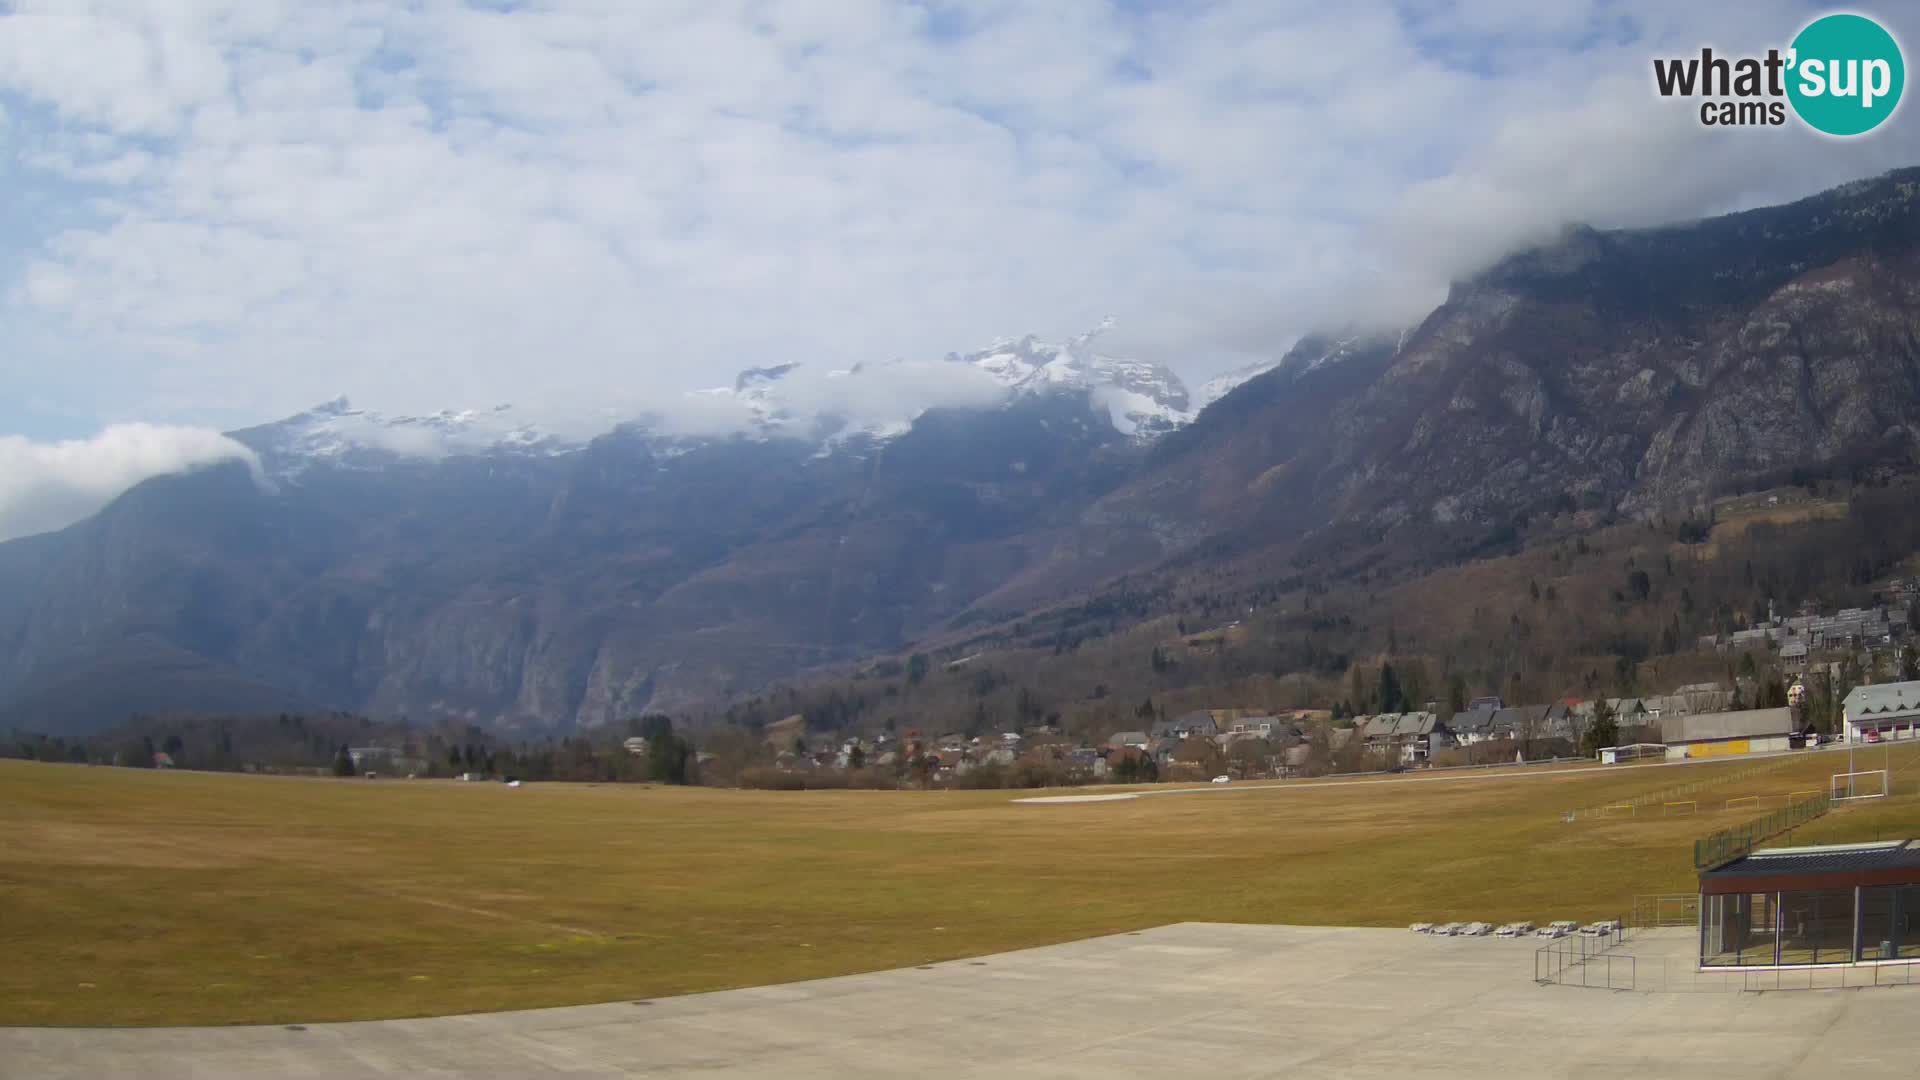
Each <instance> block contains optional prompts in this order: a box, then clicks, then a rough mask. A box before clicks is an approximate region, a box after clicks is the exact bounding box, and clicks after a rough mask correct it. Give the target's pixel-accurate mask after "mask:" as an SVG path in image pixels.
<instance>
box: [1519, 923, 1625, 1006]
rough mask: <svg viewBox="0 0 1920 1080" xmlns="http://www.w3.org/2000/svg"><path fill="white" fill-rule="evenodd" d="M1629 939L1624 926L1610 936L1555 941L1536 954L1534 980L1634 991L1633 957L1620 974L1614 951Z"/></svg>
mask: <svg viewBox="0 0 1920 1080" xmlns="http://www.w3.org/2000/svg"><path fill="white" fill-rule="evenodd" d="M1626 940H1627V931H1626V928H1625V927H1624V926H1621V927H1619V928H1616V929H1614V930H1612V931H1610V932H1608V933H1606V934H1599V935H1589V934H1572V935H1569V936H1567V937H1563V938H1555V939H1554V940H1552V941H1549V942H1547V943H1546V944H1545V945H1542V946H1540V947H1539V948H1538V949H1535V950H1534V951H1533V981H1534V982H1537V983H1540V984H1541V985H1543V986H1544V985H1547V984H1549V983H1554V984H1558V985H1561V986H1596V987H1602V988H1605V989H1610V990H1631V989H1633V985H1634V975H1633V964H1632V959H1633V958H1632V957H1626V959H1625V962H1624V963H1621V964H1620V965H1619V966H1618V970H1617V971H1616V967H1615V962H1614V959H1613V958H1612V957H1613V954H1612V953H1610V952H1609V950H1611V949H1614V948H1616V947H1618V946H1620V945H1621V944H1623V943H1625V942H1626Z"/></svg>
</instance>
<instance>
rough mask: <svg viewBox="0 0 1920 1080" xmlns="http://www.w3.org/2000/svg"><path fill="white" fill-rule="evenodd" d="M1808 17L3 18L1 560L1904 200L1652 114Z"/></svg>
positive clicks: (1895, 129) (1518, 2)
mask: <svg viewBox="0 0 1920 1080" xmlns="http://www.w3.org/2000/svg"><path fill="white" fill-rule="evenodd" d="M1882 6H1883V7H1884V8H1885V9H1886V10H1884V11H1880V12H1877V14H1880V15H1882V16H1883V19H1882V21H1883V22H1885V23H1886V24H1887V25H1889V26H1890V27H1891V28H1892V29H1893V31H1894V32H1895V33H1896V34H1901V33H1902V32H1903V31H1905V32H1906V33H1909V34H1913V35H1915V40H1920V15H1906V21H1908V22H1911V23H1913V24H1915V25H1914V26H1903V25H1902V18H1901V17H1902V15H1904V14H1905V13H1904V11H1903V10H1902V9H1901V8H1900V7H1899V6H1897V5H1894V4H1892V3H1886V4H1883V5H1882ZM1825 10H1827V9H1826V8H1825V7H1823V6H1821V5H1810V4H1805V3H1799V2H1795V0H1738V2H1705V0H1702V2H1690V3H1686V4H1674V3H1671V0H1564V2H1560V3H1554V2H1552V0H1394V2H1387V0H1349V2H1346V3H1341V4H1333V5H1329V4H1325V3H1322V2H1319V0H1313V2H1303V3H1293V2H1285V0H1249V2H1237V0H1221V2H1217V3H1203V4H1182V3H1158V2H1088V0H1050V2H1048V3H1044V4H1039V3H1026V4H1013V3H998V2H983V3H978V4H944V3H910V4H902V3H879V2H868V0H832V2H819V0H814V2H792V3H788V2H779V0H772V2H740V3H735V2H729V0H694V2H687V3H674V2H670V0H647V2H643V3H634V2H631V0H540V2H526V3H506V2H472V3H450V2H439V0H415V2H410V3H404V4H403V3H398V2H394V3H374V2H362V0H333V2H329V3H324V4H314V3H304V2H299V0H235V2H226V0H150V2H145V3H137V2H133V0H124V2H98V0H0V196H4V197H0V342H3V343H4V347H0V476H4V474H6V473H8V472H13V473H14V474H15V475H14V477H13V478H12V479H11V480H10V481H9V480H6V479H0V537H5V536H8V535H16V534H17V533H18V532H19V531H20V528H21V526H20V525H19V524H18V522H19V521H20V520H25V519H24V518H23V517H22V516H21V515H23V514H25V513H27V512H28V511H23V510H20V509H19V506H20V505H21V500H23V499H26V500H28V501H32V502H34V504H35V505H34V507H29V508H28V509H29V510H31V511H32V513H33V517H32V520H33V522H34V523H35V525H34V527H36V528H38V527H44V523H45V522H47V521H52V520H56V519H59V518H61V517H62V516H71V515H72V514H73V513H77V512H81V511H79V510H76V509H74V508H75V507H84V506H86V505H88V504H89V503H90V502H92V503H97V502H98V500H100V499H102V498H108V497H111V493H112V492H113V491H114V490H116V489H117V488H118V487H119V486H123V485H124V483H126V482H131V481H130V480H128V479H127V478H128V477H131V478H133V479H135V480H137V479H138V478H139V476H141V475H143V474H145V473H147V472H150V471H166V470H167V469H169V468H175V467H180V466H183V465H190V464H194V463H197V462H202V461H205V460H208V457H209V455H210V454H211V455H213V456H216V457H217V456H219V455H221V454H225V455H228V456H234V455H236V454H237V448H234V447H232V446H231V444H222V443H220V442H218V441H217V440H216V441H213V442H209V441H208V440H207V438H206V435H207V433H209V432H217V431H219V430H225V429H231V428H235V427H240V426H245V425H248V424H254V423H259V422H262V421H266V420H271V419H274V418H277V417H280V416H285V415H288V414H290V413H293V412H296V411H299V410H301V409H304V408H306V407H309V406H311V405H313V404H316V403H318V402H321V401H324V400H327V399H330V398H333V397H335V396H337V395H341V394H346V395H349V396H351V397H352V398H353V400H354V401H355V403H356V404H359V405H362V406H371V407H374V408H378V409H381V410H383V411H387V412H394V413H404V412H426V411H432V410H436V409H441V408H469V407H470V408H486V407H488V406H491V405H494V404H498V403H502V402H512V403H513V404H514V405H515V407H516V409H517V410H518V411H519V413H520V414H522V415H527V416H530V417H534V418H537V419H539V420H541V421H542V422H544V423H546V424H547V426H549V427H552V428H554V429H556V430H567V429H572V430H574V431H576V432H578V433H590V432H591V430H593V429H595V428H604V427H605V426H607V425H608V424H610V423H611V422H612V421H611V419H610V418H618V417H621V416H626V415H632V414H634V413H637V412H639V411H641V410H643V409H649V408H653V409H659V408H663V407H664V408H667V409H671V408H673V407H674V406H673V403H674V402H676V401H681V400H684V398H683V395H684V394H685V392H686V391H688V390H691V389H695V388H699V387H704V386H713V385H720V384H725V383H728V382H730V381H731V380H732V377H733V374H734V373H735V372H737V371H739V370H741V369H743V368H746V367H750V366H765V365H769V364H778V363H786V362H790V361H800V362H803V363H805V364H807V365H809V366H812V367H821V366H837V367H844V366H847V365H850V364H853V363H856V362H862V361H877V360H886V359H892V358H909V359H925V360H931V359H934V358H937V357H939V356H942V355H944V354H946V353H948V352H950V351H965V350H969V349H973V348H977V347H980V346H982V345H984V344H986V343H988V342H989V341H992V340H994V339H997V338H1001V337H1008V336H1018V335H1021V334H1025V333H1030V332H1031V333H1037V334H1040V335H1041V336H1043V337H1048V338H1053V339H1059V338H1064V337H1067V336H1069V335H1072V334H1074V333H1077V332H1080V331H1083V330H1085V329H1086V328H1088V327H1090V326H1093V325H1095V324H1096V323H1097V322H1098V321H1099V320H1100V319H1101V318H1103V317H1105V316H1112V317H1113V318H1114V319H1115V326H1114V329H1113V330H1112V331H1111V332H1110V333H1109V336H1108V337H1107V338H1105V339H1103V340H1104V341H1105V342H1106V343H1107V348H1108V350H1109V351H1120V352H1125V353H1129V354H1132V355H1137V356H1141V357H1144V358H1148V359H1154V360H1159V361H1162V362H1164V363H1167V364H1168V365H1170V366H1171V367H1173V368H1174V369H1175V370H1176V371H1178V372H1179V373H1180V374H1181V375H1182V376H1184V377H1185V378H1187V380H1188V381H1189V382H1190V383H1196V384H1197V383H1198V382H1199V381H1200V380H1201V379H1203V378H1205V377H1206V376H1208V375H1211V374H1213V373H1215V372H1218V371H1222V370H1226V369H1229V368H1234V367H1238V366H1241V365H1244V364H1246V363H1248V362H1250V361H1256V360H1259V359H1262V358H1266V357H1271V356H1273V355H1275V354H1277V353H1279V352H1281V351H1283V350H1284V349H1285V347H1286V346H1287V345H1288V344H1289V343H1290V342H1292V341H1293V340H1294V339H1295V338H1296V337H1298V336H1299V335H1300V334H1302V333H1306V332H1309V331H1313V330H1326V329H1336V328H1340V327H1344V326H1347V325H1362V324H1372V325H1380V326H1404V325H1409V324H1411V323H1413V322H1416V321H1417V320H1418V319H1419V318H1420V317H1421V316H1422V315H1424V314H1425V313H1426V312H1427V311H1429V310H1431V308H1432V307H1433V306H1434V305H1435V304H1437V303H1438V302H1439V301H1440V300H1442V299H1443V298H1444V296H1445V294H1446V289H1447V286H1448V284H1449V282H1451V281H1453V280H1456V279H1457V278H1459V277H1461V276H1463V275H1466V274H1471V273H1473V272H1474V271H1476V270H1478V269H1480V268H1482V267H1484V266H1485V265H1487V264H1488V263H1489V262H1490V261H1491V260H1493V259H1495V258H1497V257H1499V256H1500V255H1501V254H1504V253H1506V252H1508V251H1511V250H1514V249H1515V248H1518V247H1521V246H1524V245H1526V244H1529V243H1534V242H1539V241H1541V240H1545V239H1548V238H1550V237H1552V236H1553V235H1554V233H1555V232H1556V231H1557V230H1559V229H1560V228H1562V227H1564V226H1566V225H1567V224H1569V223H1574V222H1584V223H1590V224H1594V225H1599V226H1608V227H1611V226H1639V225H1649V224H1657V223H1664V222H1670V221H1676V220H1684V219H1688V218H1693V217H1698V216H1703V215H1708V214H1714V213H1721V212H1725V211H1729V210H1734V209H1741V208H1745V207H1750V206H1754V205H1760V204H1765V203H1772V202H1779V201H1785V200H1787V199H1790V198H1794V197H1797V196H1801V195H1806V194H1810V193H1812V192H1815V191H1818V190H1820V189H1822V188H1825V187H1828V186H1831V185H1833V184H1835V183H1838V182H1842V181H1845V180H1849V179H1855V178H1859V177H1863V176H1869V175H1874V174H1878V173H1880V172H1884V171H1886V170H1887V169H1890V168H1895V167H1899V166H1903V165H1909V164H1914V163H1916V161H1920V154H1916V150H1920V121H1916V120H1915V119H1914V117H1915V112H1914V110H1913V109H1912V108H1911V107H1904V108H1903V109H1902V111H1901V112H1900V113H1899V114H1897V115H1896V116H1895V117H1894V119H1893V120H1892V121H1890V122H1889V123H1888V124H1887V125H1886V126H1885V127H1883V128H1882V130H1880V131H1878V132H1876V133H1874V134H1873V135H1870V136H1867V137H1864V138H1860V139H1855V140H1850V141H1840V140H1832V139H1825V138H1821V137H1818V136H1815V135H1813V134H1811V133H1809V132H1806V131H1804V130H1802V129H1800V128H1798V127H1797V126H1791V125H1790V126H1789V128H1787V129H1733V130H1714V129H1708V128H1703V127H1702V126H1701V125H1700V124H1699V123H1698V121H1697V119H1696V116H1695V113H1694V110H1693V108H1692V107H1691V106H1689V105H1687V104H1685V103H1678V102H1672V101H1662V100H1660V99H1659V98H1658V97H1656V96H1655V94H1654V92H1653V89H1652V76H1651V61H1652V59H1653V58H1654V57H1655V56H1669V55H1685V54H1688V53H1697V51H1698V50H1699V48H1700V47H1701V46H1702V45H1709V44H1710V45H1713V46H1714V47H1715V48H1716V49H1722V50H1729V51H1737V50H1748V51H1760V50H1764V49H1765V48H1766V47H1768V46H1770V45H1778V46H1784V45H1785V44H1786V42H1787V41H1788V40H1789V39H1790V38H1791V36H1792V35H1793V33H1794V32H1795V31H1796V30H1797V29H1798V28H1799V27H1800V26H1802V25H1804V24H1805V23H1806V22H1807V21H1809V19H1810V18H1812V17H1813V16H1815V15H1817V14H1820V13H1821V12H1823V11H1825ZM1855 10H1862V11H1866V12H1867V13H1869V14H1876V12H1875V10H1874V9H1873V8H1872V7H1871V6H1867V7H1862V8H1856V9H1855ZM905 392H911V391H905ZM663 403H665V404H664V405H663ZM169 447H177V450H178V452H177V453H170V452H169ZM29 474H30V475H29ZM22 477H25V479H22ZM9 491H12V492H16V493H17V492H19V491H28V492H40V493H41V494H39V495H33V496H31V498H30V499H29V497H28V496H19V495H17V494H16V495H13V496H10V495H9V494H8V492H9ZM48 491H53V492H59V493H65V494H64V495H63V496H62V498H63V499H64V501H62V502H61V505H62V506H65V507H67V509H65V510H63V511H62V512H61V513H59V514H53V515H51V516H49V515H48V514H47V513H46V512H45V508H46V505H47V504H48V499H49V498H50V497H49V496H47V495H46V494H45V493H46V492H48ZM100 492H108V494H107V495H104V496H103V495H100V494H99V493H100ZM75 493H80V494H81V495H83V496H84V497H77V498H76V497H74V496H75ZM10 508H11V509H10ZM9 515H11V516H12V517H13V518H14V519H15V520H14V523H13V525H12V526H11V527H10V526H9V524H8V518H9Z"/></svg>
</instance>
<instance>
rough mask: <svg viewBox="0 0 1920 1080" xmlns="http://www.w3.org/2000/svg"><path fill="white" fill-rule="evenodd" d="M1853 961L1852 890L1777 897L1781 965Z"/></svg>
mask: <svg viewBox="0 0 1920 1080" xmlns="http://www.w3.org/2000/svg"><path fill="white" fill-rule="evenodd" d="M1852 959H1853V890H1852V889H1822V890H1812V891H1808V892H1783V893H1781V894H1780V963H1782V964H1839V963H1846V962H1847V961H1850V960H1852Z"/></svg>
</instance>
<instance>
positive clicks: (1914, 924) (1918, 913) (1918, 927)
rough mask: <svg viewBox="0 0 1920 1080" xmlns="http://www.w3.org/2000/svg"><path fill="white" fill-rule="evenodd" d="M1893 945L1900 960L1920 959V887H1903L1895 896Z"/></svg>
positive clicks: (1896, 891)
mask: <svg viewBox="0 0 1920 1080" xmlns="http://www.w3.org/2000/svg"><path fill="white" fill-rule="evenodd" d="M1894 899H1895V907H1894V914H1893V945H1894V948H1895V949H1896V950H1898V952H1899V955H1900V958H1901V959H1903V960H1905V959H1908V958H1920V885H1902V886H1900V887H1899V888H1898V889H1897V890H1895V894H1894Z"/></svg>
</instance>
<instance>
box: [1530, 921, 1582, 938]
mask: <svg viewBox="0 0 1920 1080" xmlns="http://www.w3.org/2000/svg"><path fill="white" fill-rule="evenodd" d="M1578 929H1580V924H1579V923H1577V922H1574V921H1573V920H1572V919H1555V920H1553V921H1552V922H1550V923H1548V924H1547V925H1545V926H1543V927H1541V928H1540V932H1541V933H1543V934H1544V933H1546V932H1547V931H1548V930H1552V931H1554V936H1555V937H1564V936H1565V935H1567V934H1571V933H1573V932H1574V931H1575V930H1578Z"/></svg>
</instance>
